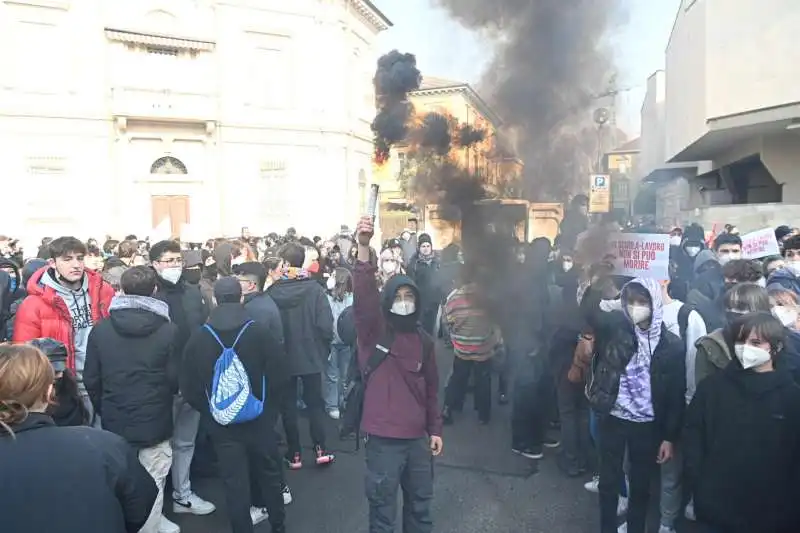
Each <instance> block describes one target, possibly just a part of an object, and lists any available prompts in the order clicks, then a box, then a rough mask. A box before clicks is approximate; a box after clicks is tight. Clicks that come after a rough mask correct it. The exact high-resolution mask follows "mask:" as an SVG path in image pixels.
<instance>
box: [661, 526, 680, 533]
mask: <svg viewBox="0 0 800 533" xmlns="http://www.w3.org/2000/svg"><path fill="white" fill-rule="evenodd" d="M658 533H677V531H675V528H674V527H667V526H665V525H663V524H662V525H661V527H659V528H658Z"/></svg>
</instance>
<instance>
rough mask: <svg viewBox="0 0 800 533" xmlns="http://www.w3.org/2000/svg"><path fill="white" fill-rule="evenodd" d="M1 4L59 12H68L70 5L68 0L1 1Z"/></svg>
mask: <svg viewBox="0 0 800 533" xmlns="http://www.w3.org/2000/svg"><path fill="white" fill-rule="evenodd" d="M3 3H4V4H6V5H8V6H21V7H43V8H45V9H56V10H59V11H69V8H70V7H71V5H72V2H71V1H70V0H3Z"/></svg>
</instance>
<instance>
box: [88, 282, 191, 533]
mask: <svg viewBox="0 0 800 533" xmlns="http://www.w3.org/2000/svg"><path fill="white" fill-rule="evenodd" d="M120 286H121V289H122V294H120V295H117V296H115V297H114V299H113V300H111V306H110V308H109V311H110V316H109V318H108V319H107V320H103V321H101V322H100V323H98V324H97V325H96V326H95V327H94V329H93V330H92V332H91V333H90V334H89V340H88V342H87V346H86V368H85V370H84V383H85V384H86V390H87V391H88V393H89V397H90V398H91V400H92V405H93V406H94V410H95V412H96V413H97V414H98V415H100V420H101V422H102V426H103V429H105V430H108V431H111V432H112V433H116V434H117V435H119V436H121V437H123V438H124V439H125V440H126V441H127V442H128V443H129V444H130V445H131V446H133V447H134V449H136V450H137V453H138V456H139V462H141V463H142V466H143V467H144V468H145V469H146V470H147V472H148V473H149V474H150V475H151V476H152V478H153V479H154V480H155V482H156V485H157V486H158V498H157V499H156V503H155V505H154V506H153V510H152V513H151V514H150V518H149V519H148V521H147V524H145V526H144V527H143V528H142V533H159V532H160V533H178V532H179V531H180V528H179V527H178V526H177V525H175V524H174V523H172V522H171V521H169V520H167V519H166V518H165V517H163V516H162V514H161V511H162V507H163V503H164V484H165V482H166V479H167V474H169V471H170V468H171V467H172V448H171V446H170V438H171V437H172V433H173V421H172V404H173V396H174V395H175V394H176V393H177V392H178V368H179V366H180V355H181V354H180V353H178V352H176V351H175V346H174V342H175V337H176V334H177V327H176V326H175V325H174V324H172V323H171V322H170V319H169V307H168V306H167V304H166V303H164V302H163V301H161V300H157V299H155V298H153V294H154V293H155V291H156V273H155V271H154V270H153V269H152V268H150V267H145V266H138V267H131V268H129V269H128V270H126V271H125V273H124V274H123V275H122V279H121V280H120Z"/></svg>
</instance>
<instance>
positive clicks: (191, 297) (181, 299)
mask: <svg viewBox="0 0 800 533" xmlns="http://www.w3.org/2000/svg"><path fill="white" fill-rule="evenodd" d="M155 298H157V299H159V300H161V301H163V302H167V305H168V306H169V318H170V320H171V321H172V323H173V324H175V325H176V326H177V327H178V333H177V335H176V337H175V349H176V350H177V351H178V353H182V352H183V347H184V346H186V342H187V341H188V340H189V336H190V335H191V334H192V332H193V331H194V330H196V329H197V328H199V327H200V326H202V325H203V324H205V322H206V319H207V318H208V312H209V307H208V306H207V305H206V302H205V301H204V300H203V295H202V294H201V293H200V287H198V286H197V285H191V284H189V283H186V282H185V281H183V280H182V279H181V280H178V283H170V282H168V281H166V280H164V279H163V278H162V277H161V276H159V277H158V287H157V288H156V294H155Z"/></svg>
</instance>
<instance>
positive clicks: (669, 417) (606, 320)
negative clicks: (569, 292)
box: [586, 311, 686, 442]
mask: <svg viewBox="0 0 800 533" xmlns="http://www.w3.org/2000/svg"><path fill="white" fill-rule="evenodd" d="M595 317H596V318H597V320H596V321H595V326H596V329H595V356H594V358H593V360H592V368H591V371H590V377H589V380H588V384H587V386H586V391H587V392H586V395H587V397H588V398H589V403H590V405H591V406H592V409H594V411H595V412H597V413H598V414H600V415H607V414H609V413H610V412H611V409H612V408H613V407H614V404H615V403H616V401H617V394H618V393H619V381H620V378H621V377H622V374H623V373H624V372H625V369H626V367H627V366H628V363H629V362H630V360H631V358H632V357H633V355H634V354H635V353H636V349H637V342H638V341H637V339H636V334H635V333H634V331H633V325H632V324H631V323H630V321H629V320H628V319H627V318H625V315H623V314H622V313H621V312H619V311H613V312H610V313H601V314H597V315H595ZM650 387H651V391H652V399H653V411H654V414H655V423H656V425H657V427H658V435H659V438H660V439H661V440H665V441H669V442H676V441H678V440H679V438H680V434H681V429H682V425H683V415H684V411H685V408H686V404H685V393H686V349H685V347H684V345H683V343H682V342H681V340H680V339H679V338H678V337H677V336H676V335H673V334H672V333H670V332H669V331H668V330H667V328H666V327H665V326H664V325H663V324H662V325H661V338H660V340H659V342H658V346H656V348H655V350H653V355H652V360H651V363H650Z"/></svg>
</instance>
